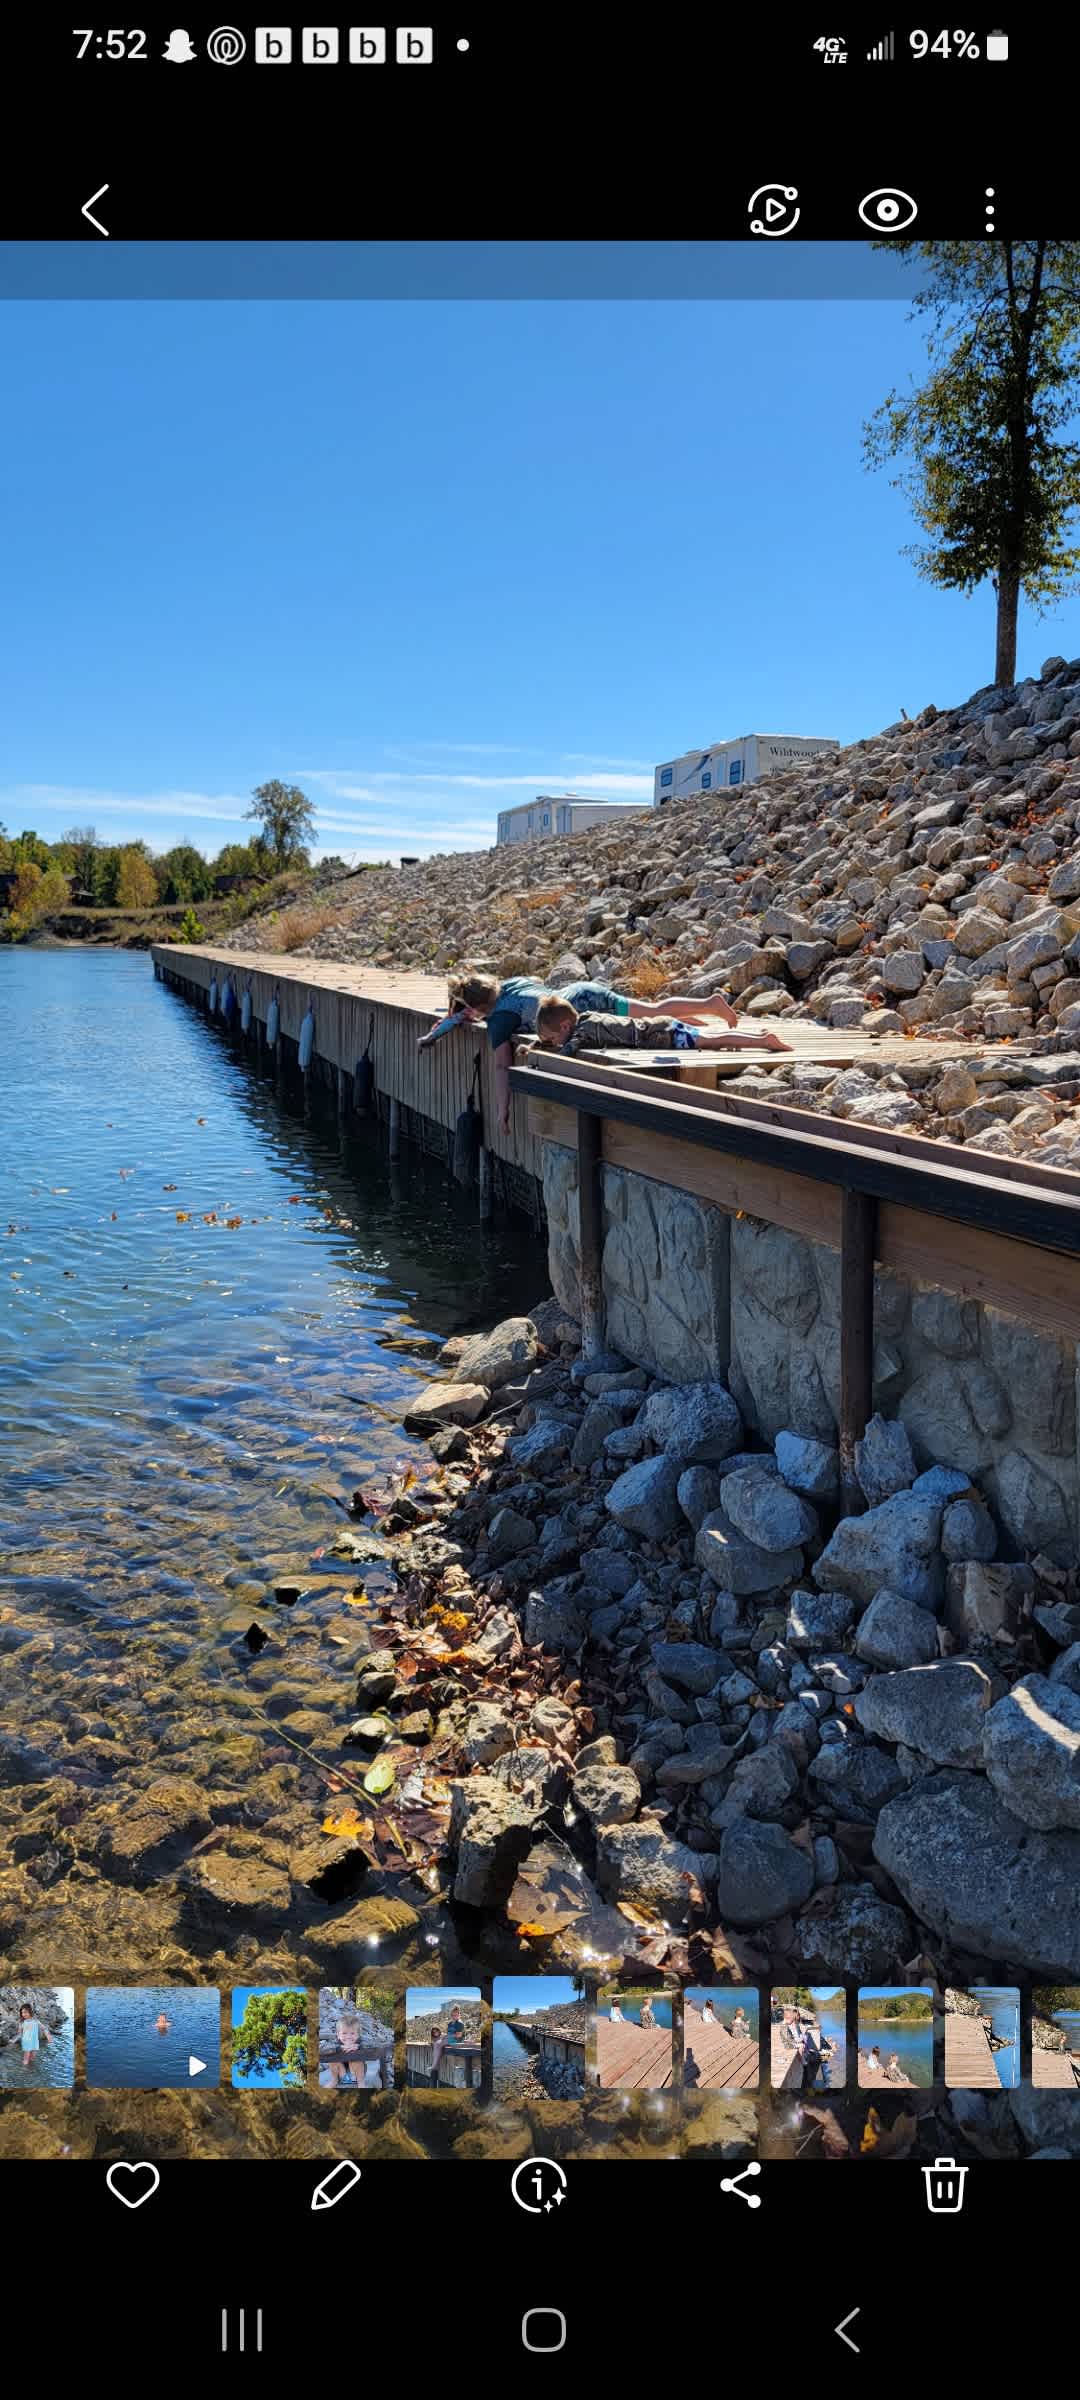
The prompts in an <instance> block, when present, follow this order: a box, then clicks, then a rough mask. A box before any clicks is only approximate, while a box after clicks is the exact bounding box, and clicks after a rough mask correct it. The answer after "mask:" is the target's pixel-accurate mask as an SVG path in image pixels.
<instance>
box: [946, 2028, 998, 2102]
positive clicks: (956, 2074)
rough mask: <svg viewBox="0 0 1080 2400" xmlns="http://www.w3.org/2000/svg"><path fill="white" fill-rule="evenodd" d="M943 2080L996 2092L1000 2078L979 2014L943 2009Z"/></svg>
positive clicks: (960, 2086)
mask: <svg viewBox="0 0 1080 2400" xmlns="http://www.w3.org/2000/svg"><path fill="white" fill-rule="evenodd" d="M945 2081H946V2083H948V2084H952V2085H953V2086H954V2087H955V2088H956V2089H958V2090H960V2091H965V2092H996V2091H999V2090H1000V2089H1001V2078H1000V2076H999V2074H998V2071H997V2068H996V2066H995V2064H994V2053H993V2051H992V2050H991V2048H990V2044H989V2041H988V2040H987V2036H986V2029H985V2026H984V2025H983V2022H982V2019H981V2017H964V2016H959V2015H957V2014H955V2013H954V2012H953V2011H951V2010H946V2013H945Z"/></svg>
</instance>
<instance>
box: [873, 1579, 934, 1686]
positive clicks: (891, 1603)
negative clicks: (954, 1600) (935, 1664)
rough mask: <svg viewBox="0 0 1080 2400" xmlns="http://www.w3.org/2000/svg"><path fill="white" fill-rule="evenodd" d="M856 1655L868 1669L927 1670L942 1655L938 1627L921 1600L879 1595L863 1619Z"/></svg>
mask: <svg viewBox="0 0 1080 2400" xmlns="http://www.w3.org/2000/svg"><path fill="white" fill-rule="evenodd" d="M855 1651H856V1655H857V1657H859V1658H862V1659H865V1661H866V1664H867V1666H868V1667H893V1668H895V1667H925V1666H928V1665H929V1663H930V1660H931V1659H932V1658H936V1657H937V1654H938V1638H937V1626H936V1624H935V1622H934V1619H933V1617H932V1616H931V1615H930V1612H929V1609H925V1608H920V1607H919V1604H918V1601H917V1600H905V1598H904V1596H903V1593H902V1592H889V1591H884V1592H876V1593H875V1595H874V1598H873V1599H872V1600H871V1602H870V1606H869V1608H868V1609H867V1610H866V1613H865V1615H864V1616H862V1617H860V1619H859V1629H858V1632H857V1634H856V1636H855Z"/></svg>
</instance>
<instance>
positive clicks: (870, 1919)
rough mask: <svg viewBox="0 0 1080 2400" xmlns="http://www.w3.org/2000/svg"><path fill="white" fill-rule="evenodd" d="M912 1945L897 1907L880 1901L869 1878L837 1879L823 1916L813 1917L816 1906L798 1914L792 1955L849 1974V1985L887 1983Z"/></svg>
mask: <svg viewBox="0 0 1080 2400" xmlns="http://www.w3.org/2000/svg"><path fill="white" fill-rule="evenodd" d="M914 1948H915V1936H914V1934H913V1932H912V1929H911V1926H910V1925H909V1923H908V1920H907V1918H906V1917H905V1915H904V1912H903V1910H902V1909H900V1908H896V1907H894V1906H893V1904H892V1902H891V1901H888V1900H883V1899H882V1897H881V1894H880V1892H876V1891H875V1890H874V1886H873V1884H872V1883H842V1884H839V1885H838V1886H837V1889H836V1895H835V1898H834V1900H833V1904H832V1907H831V1909H830V1910H829V1912H828V1914H827V1915H825V1916H818V1915H817V1913H816V1907H815V1910H814V1911H812V1912H810V1913H808V1914H807V1915H806V1916H804V1917H800V1918H799V1919H798V1922H797V1924H796V1927H795V1933H794V1937H793V1940H792V1945H791V1955H792V1958H793V1959H795V1960H796V1961H797V1963H798V1964H799V1965H800V1966H801V1967H803V1968H807V1969H810V1970H814V1969H817V1970H819V1971H820V1972H821V1973H823V1974H825V1975H842V1976H846V1977H850V1979H851V1981H852V1983H854V1984H859V1983H892V1982H897V1981H899V1978H900V1970H901V1968H902V1966H903V1964H904V1962H905V1961H906V1960H907V1959H909V1958H910V1957H911V1955H912V1951H913V1950H914Z"/></svg>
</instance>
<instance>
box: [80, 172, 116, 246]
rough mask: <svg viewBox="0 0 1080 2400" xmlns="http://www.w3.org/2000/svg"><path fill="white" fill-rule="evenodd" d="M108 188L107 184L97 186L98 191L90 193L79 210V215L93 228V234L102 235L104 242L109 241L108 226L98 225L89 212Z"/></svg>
mask: <svg viewBox="0 0 1080 2400" xmlns="http://www.w3.org/2000/svg"><path fill="white" fill-rule="evenodd" d="M108 188H109V187H108V184H107V183H103V184H101V185H99V187H98V190H97V191H96V192H91V194H90V198H89V200H87V201H85V202H84V204H83V206H82V208H81V209H80V210H79V215H80V216H81V217H85V218H86V221H87V224H88V225H92V226H93V228H94V232H95V233H103V234H104V236H105V239H106V241H108V239H109V228H108V226H107V225H99V224H98V221H97V218H96V217H92V216H91V214H90V211H91V209H92V208H93V205H94V202H95V200H100V199H102V198H103V196H104V194H105V193H106V192H107V191H108Z"/></svg>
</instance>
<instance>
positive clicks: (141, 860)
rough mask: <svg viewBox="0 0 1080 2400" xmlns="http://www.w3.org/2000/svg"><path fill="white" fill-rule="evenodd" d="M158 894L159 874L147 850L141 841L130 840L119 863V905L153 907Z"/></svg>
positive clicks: (117, 889)
mask: <svg viewBox="0 0 1080 2400" xmlns="http://www.w3.org/2000/svg"><path fill="white" fill-rule="evenodd" d="M157 896H158V885H157V876H156V875H155V873H154V870H153V867H152V866H151V864H150V860H149V858H148V857H147V855H146V851H145V850H144V849H143V847H142V846H141V844H140V843H138V842H129V843H128V845H127V847H126V848H125V849H123V850H121V852H120V857H119V861H118V865H117V876H116V905H117V907H118V908H153V906H154V903H155V901H156V899H157Z"/></svg>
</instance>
